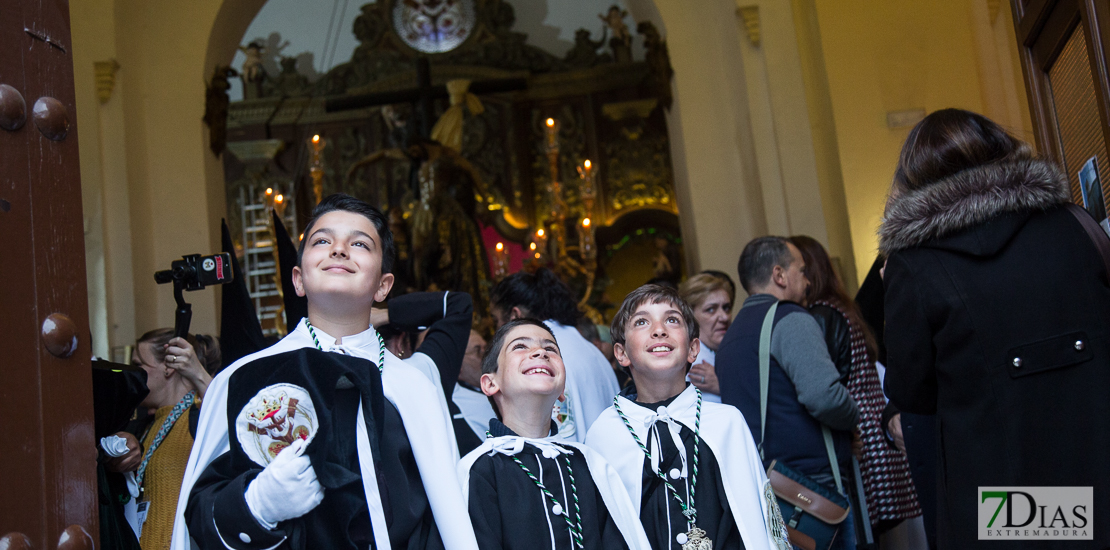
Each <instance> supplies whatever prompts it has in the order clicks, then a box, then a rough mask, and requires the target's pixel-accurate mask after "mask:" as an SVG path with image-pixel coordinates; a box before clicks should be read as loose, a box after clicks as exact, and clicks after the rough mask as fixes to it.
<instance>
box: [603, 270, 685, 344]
mask: <svg viewBox="0 0 1110 550" xmlns="http://www.w3.org/2000/svg"><path fill="white" fill-rule="evenodd" d="M644 304H670V305H672V306H674V307H675V308H676V309H678V311H679V312H680V313H682V321H683V322H684V323H686V333H687V334H688V335H689V336H690V340H693V339H694V338H697V337H698V320H697V319H696V318H695V317H694V310H692V309H690V305H689V304H687V303H686V300H683V299H682V297H681V296H679V295H678V291H677V290H675V289H673V288H670V287H666V286H663V285H644V286H642V287H640V288H637V289H636V290H633V291H632V292H629V293H628V296H625V298H624V302H623V303H621V307H620V309H618V310H617V313H616V315H614V316H613V323H612V324H611V325H609V335H610V337H611V338H612V340H613V344H620V345H622V346H623V345H624V330H625V329H626V328H627V327H628V323H629V321H631V320H632V316H633V315H634V314H635V313H636V310H637V309H639V308H640V306H642V305H644Z"/></svg>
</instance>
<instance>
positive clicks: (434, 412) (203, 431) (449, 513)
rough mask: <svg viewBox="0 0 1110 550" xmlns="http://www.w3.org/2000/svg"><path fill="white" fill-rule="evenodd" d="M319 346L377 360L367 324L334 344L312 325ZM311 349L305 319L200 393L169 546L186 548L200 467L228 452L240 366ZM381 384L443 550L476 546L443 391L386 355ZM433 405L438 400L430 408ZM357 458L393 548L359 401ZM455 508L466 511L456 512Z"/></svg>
mask: <svg viewBox="0 0 1110 550" xmlns="http://www.w3.org/2000/svg"><path fill="white" fill-rule="evenodd" d="M316 336H317V337H318V338H319V340H320V345H321V346H322V347H323V348H324V349H325V350H328V351H333V350H335V351H338V350H339V349H340V348H341V349H342V350H343V351H345V352H346V353H348V354H350V355H353V356H355V357H361V358H364V359H369V360H370V361H372V362H374V363H375V364H376V363H377V361H378V353H379V351H380V348H379V344H378V335H377V332H376V331H375V330H374V329H373V328H370V329H369V330H366V331H365V332H362V333H359V334H356V335H353V336H347V337H345V338H344V339H343V343H342V344H340V345H338V346H336V345H335V338H332V337H331V336H329V335H327V334H325V333H323V332H321V331H320V330H316ZM306 347H309V348H310V347H314V344H313V342H312V336H311V335H309V333H308V328H307V327H306V325H305V322H304V320H302V321H301V323H300V324H298V325H297V328H296V329H295V330H294V331H293V332H290V333H289V335H288V336H286V337H285V338H283V339H282V340H281V341H280V342H278V343H277V344H274V345H273V346H270V347H268V348H266V349H264V350H262V351H259V352H257V353H253V354H251V355H248V356H246V357H244V358H242V359H240V360H238V361H236V362H235V363H234V364H232V365H231V366H229V367H228V368H226V369H224V370H223V371H221V372H220V373H219V374H218V375H217V376H216V378H215V379H213V380H212V383H211V384H210V385H209V386H208V390H207V392H206V393H205V396H204V404H203V405H202V406H201V412H200V420H199V423H198V425H197V434H196V439H195V441H194V443H193V450H192V453H190V455H189V463H188V464H187V465H186V467H185V478H184V480H183V481H182V484H181V496H180V497H179V498H178V501H177V517H176V519H175V521H174V526H173V541H172V543H171V545H170V548H171V550H188V549H189V548H190V546H194V547H195V545H193V544H191V539H190V537H189V533H188V527H187V526H186V525H185V507H186V506H187V505H188V503H189V493H190V492H192V490H193V484H195V483H196V481H197V478H199V477H200V475H201V473H202V472H204V469H205V468H206V467H207V466H208V464H209V463H211V462H212V461H213V460H215V459H216V458H217V457H219V456H220V455H221V454H223V453H225V452H227V451H228V450H230V446H229V439H228V426H227V396H228V380H229V379H230V378H231V375H232V373H234V372H235V371H236V370H238V369H239V367H241V366H243V365H245V364H247V363H249V362H251V361H254V360H256V359H260V358H262V357H268V356H271V355H277V354H279V353H285V352H288V351H293V350H297V349H300V348H306ZM382 388H383V391H384V394H385V397H386V399H388V400H389V402H390V403H393V405H394V406H395V407H397V411H398V412H399V413H400V415H401V419H402V421H403V422H404V425H405V433H406V435H407V436H408V439H409V445H411V447H412V454H413V457H414V458H415V459H416V463H417V465H418V467H419V469H420V480H421V481H422V482H423V484H424V490H425V492H427V495H428V503H429V505H430V506H431V508H432V514H433V516H434V517H435V521H436V526H437V527H438V528H439V531H440V535H441V537H442V539H443V543H444V546H446V548H447V550H477V548H478V543H477V541H476V539H475V538H474V528H473V527H472V526H471V524H470V517H469V515H468V514H466V513H465V510H466V503H465V500H464V498H463V495H462V493H460V492H459V490H458V488H459V483H458V478H457V477H456V468H455V466H456V464H457V463H458V459H459V451H458V447H457V446H456V444H455V432H454V429H453V428H452V425H451V417H450V414H449V413H448V410H447V402H446V400H445V398H444V396H443V391H442V390H441V389H440V388H438V387H436V386H433V385H432V383H431V382H430V381H429V379H428V377H427V376H426V375H425V374H423V373H422V372H421V371H420V370H418V369H416V368H414V367H412V366H410V365H408V364H406V363H404V362H403V361H401V360H400V359H398V358H397V357H396V356H394V355H393V354H392V353H386V354H385V367H384V370H383V372H382ZM433 403H436V404H437V405H433ZM356 430H357V434H358V436H359V437H358V443H357V448H358V456H359V463H360V465H361V467H362V481H363V485H364V489H365V492H366V502H367V504H368V506H369V508H370V522H371V525H372V526H373V528H374V539H375V542H376V543H377V547H378V548H379V549H382V550H388V549H389V548H390V543H389V530H388V526H387V525H386V521H385V514H384V511H383V508H382V501H381V497H380V496H379V495H380V493H379V492H378V486H377V473H376V472H375V469H374V459H373V457H372V456H371V452H370V442H369V439H368V437H367V435H366V434H367V428H366V420H365V416H364V415H363V412H362V405H361V404H360V405H359V411H358V424H357V425H356ZM460 510H462V511H463V512H461V513H460Z"/></svg>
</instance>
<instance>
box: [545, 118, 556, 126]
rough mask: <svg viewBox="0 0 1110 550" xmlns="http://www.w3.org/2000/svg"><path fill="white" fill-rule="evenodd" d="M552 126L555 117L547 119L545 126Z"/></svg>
mask: <svg viewBox="0 0 1110 550" xmlns="http://www.w3.org/2000/svg"><path fill="white" fill-rule="evenodd" d="M553 126H555V119H553V118H549V119H547V127H548V128H551V127H553Z"/></svg>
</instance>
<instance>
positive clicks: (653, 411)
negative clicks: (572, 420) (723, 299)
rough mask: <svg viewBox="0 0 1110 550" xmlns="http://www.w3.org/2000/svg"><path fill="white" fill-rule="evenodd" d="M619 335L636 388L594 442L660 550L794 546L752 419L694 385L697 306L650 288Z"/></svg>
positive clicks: (627, 309) (628, 304) (631, 304)
mask: <svg viewBox="0 0 1110 550" xmlns="http://www.w3.org/2000/svg"><path fill="white" fill-rule="evenodd" d="M610 334H611V335H612V338H613V354H614V356H615V357H616V359H617V362H618V363H620V365H621V366H622V367H624V368H626V369H628V370H629V371H630V373H631V375H632V380H633V382H634V385H633V386H632V387H630V388H628V389H626V390H625V391H624V392H622V393H621V395H618V396H617V397H615V398H614V402H613V406H611V407H609V408H608V409H606V410H605V412H603V413H602V414H601V416H600V417H598V419H597V421H596V422H595V423H594V425H593V427H591V428H590V432H589V434H587V436H586V444H587V445H588V446H590V447H591V448H593V449H595V450H597V451H598V452H599V453H601V455H602V456H603V457H605V459H606V460H608V461H609V463H610V464H612V465H613V467H614V468H615V469H616V470H617V473H618V474H619V475H620V478H621V480H622V481H623V482H624V485H625V488H626V489H628V493H629V496H630V497H631V498H632V502H633V504H634V505H636V506H637V507H638V509H637V512H638V514H639V516H640V521H641V523H642V524H643V525H644V527H645V529H646V531H647V535H648V539H649V540H650V541H651V547H652V548H653V549H654V550H664V549H678V548H681V549H682V550H695V549H696V550H701V549H706V548H710V546H707V542H710V541H711V542H712V548H714V549H716V550H731V549H740V548H746V549H748V550H770V549H780V548H781V549H786V548H789V546H788V545H787V542H786V532H785V526H784V525H783V523H782V518H781V517H780V515H779V512H778V506H777V505H776V503H775V501H774V496H773V494H772V492H771V487H770V484H769V483H768V482H767V477H766V475H765V473H764V471H763V467H762V463H761V462H760V459H759V453H758V451H757V450H756V448H755V445H754V443H753V440H752V436H751V433H750V432H749V431H748V426H747V424H746V423H745V422H744V418H743V417H742V416H741V415H740V412H739V411H737V410H736V409H735V408H734V407H731V406H728V405H721V404H718V403H708V402H705V401H704V400H703V399H702V396H701V392H700V390H698V389H697V388H696V387H694V386H692V385H688V384H687V383H686V373H687V371H688V369H689V368H690V364H691V362H693V361H694V359H695V358H696V357H697V356H698V349H699V345H700V343H699V342H698V338H697V336H698V324H697V322H696V320H695V318H694V314H693V312H692V311H691V310H690V306H688V305H686V302H684V301H683V300H682V299H681V298H680V297H679V295H678V292H677V291H675V290H673V289H670V288H667V287H663V286H660V285H650V284H649V285H644V286H642V287H640V288H638V289H636V290H634V291H632V292H631V293H630V294H629V295H628V297H627V298H625V300H624V303H623V304H621V307H620V309H619V310H618V311H617V313H616V315H615V316H614V317H613V323H612V327H611V330H610ZM726 457H727V459H726Z"/></svg>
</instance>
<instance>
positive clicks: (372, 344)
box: [297, 318, 379, 354]
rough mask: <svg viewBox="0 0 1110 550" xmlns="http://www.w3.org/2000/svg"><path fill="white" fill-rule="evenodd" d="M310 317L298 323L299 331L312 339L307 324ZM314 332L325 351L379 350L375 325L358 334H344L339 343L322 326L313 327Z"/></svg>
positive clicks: (369, 351)
mask: <svg viewBox="0 0 1110 550" xmlns="http://www.w3.org/2000/svg"><path fill="white" fill-rule="evenodd" d="M307 322H308V319H307V318H305V319H301V322H300V324H298V325H297V332H298V333H300V334H301V335H302V336H303V337H305V338H308V339H309V341H311V340H312V333H310V332H309V331H308V325H307V324H306V323H307ZM312 332H315V333H316V339H317V340H319V341H320V347H321V348H323V350H324V351H336V352H339V353H344V352H346V351H347V350H358V351H360V352H362V353H364V354H374V353H377V352H378V350H379V346H378V331H377V330H375V329H374V327H370V328H368V329H366V330H364V331H362V332H360V333H358V334H352V335H350V336H344V337H343V342H342V343H341V344H339V345H336V343H335V337H334V336H332V335H330V334H328V333H326V332H324V331H322V330H320V327H316V326H314V327H312Z"/></svg>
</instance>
